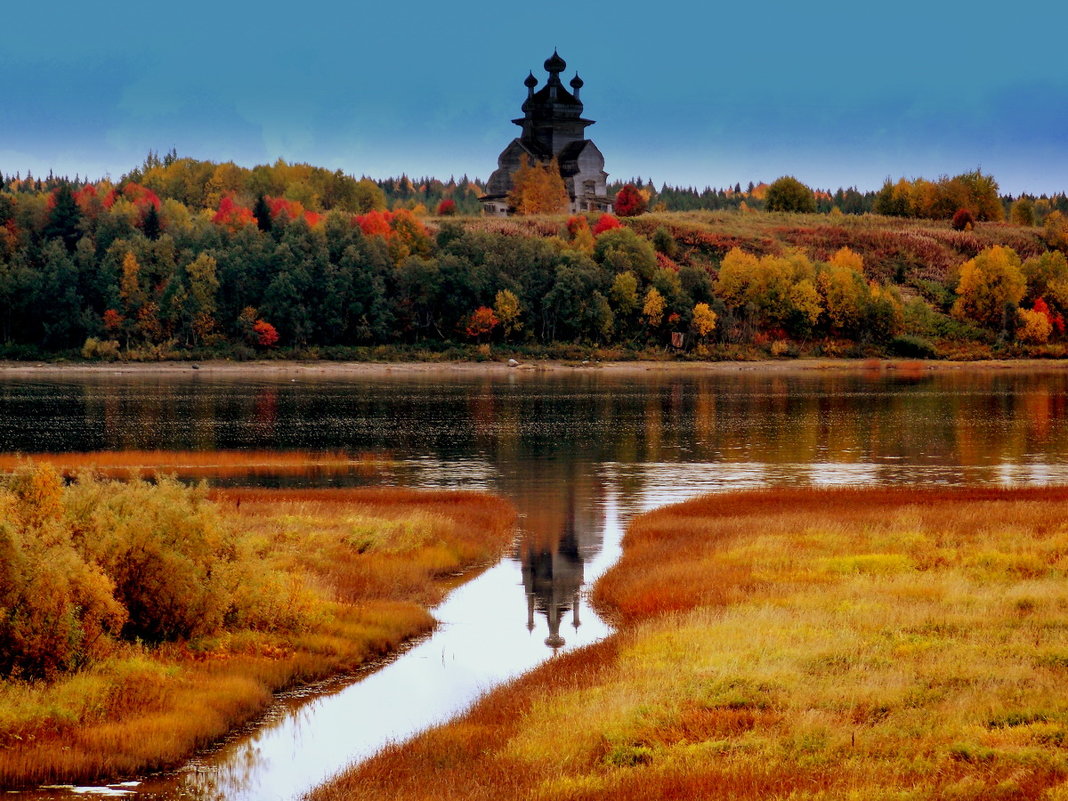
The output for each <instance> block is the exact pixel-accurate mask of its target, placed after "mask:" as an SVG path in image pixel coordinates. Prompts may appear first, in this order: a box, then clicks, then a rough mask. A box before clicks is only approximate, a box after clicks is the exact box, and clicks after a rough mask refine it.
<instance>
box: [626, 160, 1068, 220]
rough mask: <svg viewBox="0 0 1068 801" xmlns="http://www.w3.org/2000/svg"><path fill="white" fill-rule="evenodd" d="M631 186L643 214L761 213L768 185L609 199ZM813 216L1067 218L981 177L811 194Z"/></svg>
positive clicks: (639, 184) (648, 186)
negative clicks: (964, 212) (1004, 192)
mask: <svg viewBox="0 0 1068 801" xmlns="http://www.w3.org/2000/svg"><path fill="white" fill-rule="evenodd" d="M627 185H631V186H634V187H636V188H638V190H639V191H640V192H641V193H642V195H643V196H644V198H645V201H646V204H647V208H649V209H651V210H659V211H721V210H741V211H747V210H749V211H764V210H765V208H766V201H767V190H768V184H766V183H763V182H761V183H757V184H754V183H753V182H752V181H750V182H749V183H748V184H747V185H746V186H744V187H743V186H742V184H740V183H736V184H735V185H734V186H733V187H722V188H712V187H707V186H706V187H705V188H704V189H697V188H696V187H692V186H691V187H681V186H669V185H667V184H662V185H661V186H660V188H659V189H657V188H656V186H655V184H654V183H653V182H652V180H651V179H645V178H640V177H639V178H632V179H630V180H628V181H616V182H614V183H611V184H609V192H608V193H609V195H613V196H614V195H616V194H618V193H619V191H620V190H622V189H623V187H624V186H627ZM810 191H811V192H812V195H813V200H814V208H813V210H814V211H815V212H817V213H820V214H828V213H837V212H841V213H842V214H885V215H888V216H892V217H917V218H925V219H935V220H937V219H943V220H949V219H952V217H953V215H954V214H956V212H957V211H959V210H960V209H967V210H970V211H971V212H972V214H973V215H974V216H975V218H976V219H978V220H981V221H988V220H992V221H996V220H1010V219H1011V220H1012V221H1013V222H1014V223H1016V224H1018V225H1042V224H1043V222H1044V221H1045V218H1046V215H1048V214H1049V213H1050V212H1052V211H1060V212H1061V213H1062V214H1068V194H1065V193H1063V192H1061V193H1059V194H1054V195H1041V196H1038V195H1029V194H1023V195H1020V196H1018V197H1014V196H1011V195H1002V194H1000V192H999V189H998V184H997V182H996V181H995V180H994V179H993V178H992V177H991V176H988V175H983V174H982V172H981V171H978V170H977V171H975V172H971V173H963V174H961V175H957V176H953V177H952V178H950V177H942V178H939V179H938V180H936V181H930V180H927V179H925V178H915V179H912V180H908V179H906V178H901V179H899V180H898V181H896V182H895V181H891V180H890V179H889V178H888V179H887V180H886V181H885V183H884V184H883V186H882V188H881V189H879V190H878V191H866V192H861V191H860V190H858V189H857V188H856V187H849V188H848V189H843V188H839V189H836V190H833V191H832V190H830V189H813V190H810Z"/></svg>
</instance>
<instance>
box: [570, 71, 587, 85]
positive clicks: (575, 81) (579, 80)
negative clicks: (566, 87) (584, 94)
mask: <svg viewBox="0 0 1068 801" xmlns="http://www.w3.org/2000/svg"><path fill="white" fill-rule="evenodd" d="M583 86H585V83H584V82H583V80H582V78H580V77H579V76H578V73H577V72H576V73H575V77H574V78H572V79H571V88H572V89H581V88H582V87H583Z"/></svg>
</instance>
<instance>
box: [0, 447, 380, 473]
mask: <svg viewBox="0 0 1068 801" xmlns="http://www.w3.org/2000/svg"><path fill="white" fill-rule="evenodd" d="M26 461H32V462H35V463H37V464H50V465H53V466H54V467H55V468H56V469H57V470H59V471H60V472H61V473H63V474H64V475H65V476H67V477H70V476H73V475H74V474H75V473H77V472H78V471H82V470H92V471H94V472H95V473H98V474H100V475H103V476H109V477H114V478H125V477H127V476H129V475H131V474H133V475H137V474H141V473H145V474H147V473H164V474H167V475H173V476H176V477H178V478H243V477H248V476H264V475H267V476H290V475H294V476H307V475H346V474H350V473H356V474H360V475H366V474H372V473H374V472H376V471H379V470H381V469H382V468H384V467H388V466H389V465H391V464H392V462H391V460H390V459H389V457H388V456H383V455H381V454H372V453H365V454H355V455H351V454H348V453H345V452H341V451H330V452H312V451H255V450H248V451H244V450H234V451H132V450H123V451H90V452H86V453H77V452H75V453H34V454H14V453H3V454H0V472H9V471H12V470H15V469H16V468H17V467H18V466H19V465H20V464H22V463H24V462H26Z"/></svg>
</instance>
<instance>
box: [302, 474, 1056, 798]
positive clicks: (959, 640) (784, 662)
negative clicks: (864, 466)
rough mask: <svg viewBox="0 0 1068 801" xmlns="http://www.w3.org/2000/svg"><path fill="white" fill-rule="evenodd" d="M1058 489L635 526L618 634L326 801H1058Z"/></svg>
mask: <svg viewBox="0 0 1068 801" xmlns="http://www.w3.org/2000/svg"><path fill="white" fill-rule="evenodd" d="M1066 511H1068V488H1055V489H1026V490H1012V489H969V490H951V489H950V490H942V489H929V490H908V489H871V490H867V489H865V490H837V489H836V490H807V489H796V490H775V491H761V492H748V493H737V494H725V495H717V496H709V497H705V498H701V499H697V500H695V501H691V502H688V503H683V504H679V505H676V506H672V507H668V508H665V509H661V510H657V511H654V512H651V513H649V514H646V515H643V516H641V517H639V518H637V519H636V520H635V521H634V522H633V524H632V525H631V527H630V529H629V530H628V533H627V535H626V538H625V540H624V556H623V558H622V560H621V562H620V563H619V564H618V565H617V566H616V567H615V568H613V569H612V570H611V571H609V573H608V574H607V575H606V576H605V577H604V578H603V579H602V580H601V581H600V582H599V583H598V585H597V586H596V589H595V596H594V597H595V601H596V602H597V604H598V605H599V606H600V608H602V609H603V610H604V611H605V612H606V613H608V614H611V615H613V616H614V617H615V618H616V620H617V621H618V623H619V624H620V631H619V633H617V634H616V635H614V636H613V637H612V638H610V639H609V640H607V641H605V642H603V643H601V644H599V645H596V646H594V647H591V648H587V649H583V650H580V651H576V652H572V653H570V654H568V655H566V656H564V657H563V658H561V659H556V660H553V661H552V662H550V663H548V664H546V665H544V666H543V667H541V668H539V669H537V670H535V671H533V672H532V673H530V674H528V675H527V676H525V677H523V678H522V679H520V680H519V681H518V682H515V683H514V684H512V685H510V686H507V687H504V688H502V689H500V690H497V691H495V692H493V693H490V694H489V695H488V696H487V697H486V698H485V699H483V700H482V701H481V702H480V703H479V704H478V705H477V706H476V707H475V709H474V710H473V711H472V712H471V713H469V714H468V715H465V716H463V717H461V718H459V719H457V720H455V721H454V722H452V723H450V724H449V725H446V726H444V727H441V728H438V729H435V730H432V731H430V732H427V733H426V734H424V735H422V736H420V737H418V738H416V739H415V740H414V741H413V742H411V743H408V744H405V745H400V746H396V747H392V748H389V749H386V750H385V751H384V752H383V753H381V754H380V755H379V756H377V757H375V758H373V759H371V760H370V761H368V762H366V763H364V764H363V765H361V766H358V767H356V768H355V769H353V770H352V771H350V772H348V773H347V774H346V775H344V776H342V777H341V778H339V779H338V780H336V781H334V782H332V783H331V784H329V785H326V786H324V787H322V788H320V789H319V790H318V791H316V792H315V793H314V794H313V795H312V798H313V799H315V801H331V800H332V799H340V798H345V799H361V798H391V799H430V798H464V799H468V800H469V801H470V800H472V799H499V798H509V799H621V800H622V799H627V800H628V801H629V800H630V799H650V800H651V799H858V801H859V799H865V801H867V800H868V799H885V800H887V801H889V799H894V800H895V801H903V800H905V799H908V800H909V801H912V800H913V799H916V800H919V799H1045V800H1046V801H1057V799H1065V798H1068V783H1066V780H1068V695H1066V694H1065V692H1064V686H1065V680H1066V678H1068V626H1066V625H1065V618H1066V614H1068V582H1066V581H1065V579H1066V573H1068V522H1066V516H1065V512H1066Z"/></svg>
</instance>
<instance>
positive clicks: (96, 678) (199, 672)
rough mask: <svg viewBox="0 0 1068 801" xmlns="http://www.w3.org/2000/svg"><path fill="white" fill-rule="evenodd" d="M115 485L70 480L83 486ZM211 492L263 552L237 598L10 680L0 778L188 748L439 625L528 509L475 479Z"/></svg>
mask: <svg viewBox="0 0 1068 801" xmlns="http://www.w3.org/2000/svg"><path fill="white" fill-rule="evenodd" d="M110 486H111V485H109V484H107V483H91V484H90V485H89V486H88V488H82V487H80V485H74V486H72V487H70V488H68V489H67V490H65V492H67V493H68V494H70V493H73V494H74V497H75V498H80V499H81V502H84V495H86V494H89V495H91V494H92V493H94V492H99V493H104V494H106V493H108V492H109V487H110ZM115 486H116V487H118V486H119V485H115ZM129 491H130V492H154V491H169V492H175V493H177V492H180V491H181V488H179V487H176V486H175V485H174V484H173V483H171V484H167V483H166V482H164V483H163V484H162V485H161V486H160V487H158V488H153V487H144V486H137V487H134V488H132V489H131V490H129ZM79 492H81V493H82V495H78V493H79ZM188 492H193V491H192V490H189V491H188ZM203 503H207V504H211V505H213V506H214V512H213V513H217V514H218V515H219V516H220V517H221V519H222V521H223V523H224V524H225V525H226V526H229V527H232V528H233V529H234V530H236V531H237V532H239V534H238V537H237V539H236V540H235V544H234V546H233V547H234V548H235V549H236V551H237V552H238V553H239V554H240V555H241V556H242V558H247V559H249V560H250V564H255V565H257V566H258V567H257V570H256V571H255V572H254V573H249V572H244V573H239V575H240V576H241V579H242V580H241V582H240V583H239V585H238V586H237V589H236V590H235V595H234V600H233V608H234V609H235V610H237V611H235V612H233V613H231V615H230V616H229V617H228V619H227V622H226V625H224V626H222V627H220V628H216V629H214V630H213V631H211V632H207V633H205V634H202V635H199V636H197V637H195V638H194V639H191V640H183V639H179V640H175V641H169V642H163V643H161V644H159V645H155V646H148V645H142V644H133V643H125V642H121V641H117V642H115V643H113V645H112V647H111V648H110V655H108V656H105V657H103V658H100V659H98V660H96V661H93V662H91V663H89V664H88V665H87V666H85V667H84V668H83V669H82V670H80V671H78V672H75V673H71V674H67V675H59V676H55V677H53V678H52V679H51V680H49V681H34V682H22V681H18V680H16V679H14V678H10V679H8V680H5V681H0V786H5V787H9V786H19V785H32V784H40V783H52V782H78V781H87V780H95V779H104V778H107V779H115V778H117V777H121V776H126V775H130V774H133V773H138V772H143V771H145V770H148V769H154V768H161V767H166V766H170V765H174V764H176V763H177V762H180V761H181V760H183V759H185V758H186V757H188V756H189V755H190V754H191V753H192V752H193V751H194V750H196V749H197V748H200V747H203V746H206V745H208V744H210V743H211V742H212V741H214V740H217V739H218V738H219V737H221V736H222V735H224V734H226V733H227V732H228V731H230V730H231V729H233V728H234V727H235V726H238V725H240V724H242V723H245V722H247V721H248V720H250V719H252V718H254V717H255V716H256V715H258V714H260V713H261V712H262V711H263V710H264V709H265V708H266V706H267V705H268V704H269V703H270V702H271V700H272V697H273V693H275V692H277V691H279V690H282V689H285V688H288V687H292V686H296V685H300V684H306V683H309V682H313V681H316V680H318V679H322V678H325V677H327V676H330V675H334V674H337V673H341V672H346V671H352V670H354V669H357V668H359V667H361V666H364V665H367V664H369V663H371V662H373V661H375V660H377V659H379V658H381V657H383V656H385V655H387V654H388V653H390V652H391V651H394V650H395V649H396V648H397V647H398V646H400V645H401V644H402V643H403V642H404V641H405V640H407V639H410V638H412V637H415V636H418V635H420V634H423V633H425V632H427V631H429V630H430V629H431V628H432V627H433V625H434V621H433V618H432V617H431V616H430V614H429V613H428V612H427V611H426V608H425V606H426V605H427V604H428V603H431V602H434V601H436V600H438V599H439V598H440V597H441V596H442V595H443V594H444V592H445V591H446V590H447V589H448V588H449V587H450V586H452V585H454V584H455V583H456V582H457V581H460V580H462V577H461V574H464V573H465V571H466V572H467V574H470V571H472V570H474V569H477V568H479V567H481V566H483V565H485V564H488V563H489V562H490V561H492V560H493V559H494V558H496V556H497V555H499V554H500V553H501V552H502V551H503V550H504V549H505V548H506V547H507V546H508V544H509V543H510V542H511V541H512V538H513V536H514V525H515V511H514V509H513V508H512V507H511V506H510V505H509V504H508V503H507V502H505V501H502V500H500V499H498V498H495V497H492V496H489V495H485V494H480V493H470V492H463V493H450V492H421V491H414V490H401V489H385V490H322V491H286V490H277V491H276V490H234V491H228V492H218V493H213V494H212V496H211V500H204V501H203ZM76 505H77V504H76Z"/></svg>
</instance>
